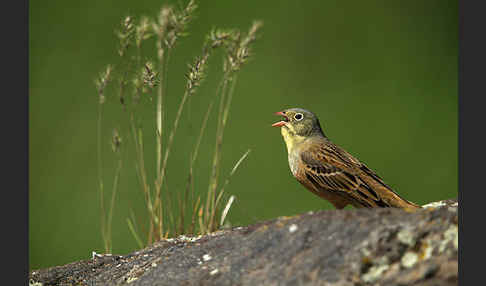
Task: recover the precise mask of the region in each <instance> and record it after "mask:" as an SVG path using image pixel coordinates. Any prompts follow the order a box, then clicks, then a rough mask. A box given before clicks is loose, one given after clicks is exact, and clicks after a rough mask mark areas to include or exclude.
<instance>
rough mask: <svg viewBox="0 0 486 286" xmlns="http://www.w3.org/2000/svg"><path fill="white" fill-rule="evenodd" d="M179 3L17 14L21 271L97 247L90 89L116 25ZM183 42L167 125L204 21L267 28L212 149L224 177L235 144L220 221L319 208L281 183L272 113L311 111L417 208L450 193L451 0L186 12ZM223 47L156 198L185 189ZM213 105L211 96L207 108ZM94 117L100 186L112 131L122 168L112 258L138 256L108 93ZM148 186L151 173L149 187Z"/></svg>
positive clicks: (201, 177)
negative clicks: (25, 184)
mask: <svg viewBox="0 0 486 286" xmlns="http://www.w3.org/2000/svg"><path fill="white" fill-rule="evenodd" d="M186 2H187V1H185V0H184V1H183V0H181V1H169V0H166V1H153V0H150V1H138V2H136V1H128V0H117V1H114V0H105V1H94V0H86V1H59V0H54V1H48V2H45V1H30V3H29V4H30V5H29V14H30V18H29V39H30V43H29V45H30V48H29V49H30V53H29V55H30V57H29V87H30V96H29V156H30V160H29V187H30V189H29V263H30V269H37V268H44V267H49V266H54V265H60V264H65V263H69V262H72V261H75V260H80V259H89V258H90V257H91V253H92V251H96V252H98V253H100V252H103V242H102V238H101V234H100V203H99V191H98V181H97V174H98V173H97V155H96V154H97V153H96V146H97V145H96V143H97V129H96V126H97V112H98V96H97V93H96V88H95V85H94V83H93V81H94V79H95V77H97V75H98V74H99V72H101V71H102V70H103V69H104V68H105V67H106V65H107V64H109V63H114V64H116V63H117V62H118V55H117V48H118V41H117V38H116V36H115V33H114V31H115V29H118V28H119V23H120V21H121V19H122V18H123V17H124V16H126V15H133V16H134V17H135V19H136V20H137V22H138V19H140V16H142V15H147V16H150V17H155V16H157V15H158V13H159V10H160V8H161V7H162V5H163V4H174V5H185V4H186ZM198 4H199V8H198V10H197V11H196V17H195V18H194V19H193V21H192V22H191V24H190V26H189V30H188V31H189V35H188V36H187V37H185V38H182V39H181V40H180V41H179V42H178V43H177V46H176V48H175V50H174V51H173V53H172V55H171V58H170V63H169V67H168V71H169V73H168V81H169V86H168V93H167V97H166V104H167V108H168V109H167V114H166V118H167V120H168V123H169V124H167V125H166V126H171V125H172V121H173V119H174V118H175V114H176V110H177V106H178V104H179V102H180V100H181V98H182V95H183V92H184V87H185V78H184V74H185V73H186V72H187V64H188V63H191V62H192V61H193V59H194V57H195V56H198V55H200V54H201V46H202V44H203V41H204V38H205V36H206V34H207V33H208V32H209V31H210V30H211V28H213V27H221V28H237V29H240V30H242V31H244V32H246V31H247V30H248V28H249V27H250V25H251V23H252V22H253V20H262V21H263V22H264V26H263V28H262V30H261V33H260V35H261V36H260V38H259V39H258V41H257V42H256V43H255V45H254V49H253V51H254V55H253V56H252V58H251V59H250V61H249V62H248V63H247V65H245V66H244V67H243V69H242V70H241V72H240V74H239V77H238V82H237V85H236V88H235V91H234V98H233V102H232V106H231V110H230V115H229V119H228V123H227V126H226V130H225V135H224V142H223V158H222V173H221V179H222V180H224V179H225V178H226V177H227V175H228V174H229V172H230V171H231V168H232V167H233V165H234V164H235V162H236V161H237V160H238V159H239V158H240V157H241V155H242V154H243V153H244V152H246V151H247V150H248V149H251V152H250V154H249V156H248V157H247V159H246V160H245V161H244V162H243V163H242V164H241V166H240V167H239V169H238V170H237V172H236V173H235V175H234V176H233V177H232V179H231V181H230V183H229V185H228V188H227V192H228V194H232V195H235V196H236V201H235V202H234V204H233V206H232V208H231V209H230V213H229V215H228V219H229V222H230V223H231V225H233V226H241V225H248V224H252V223H256V222H258V221H261V220H266V219H271V218H276V217H278V216H291V215H295V214H299V213H303V212H307V211H311V210H322V209H332V206H331V204H330V203H328V202H326V201H324V200H322V199H320V198H318V197H316V196H314V195H313V194H311V193H310V192H308V191H306V190H305V189H304V188H303V187H302V186H301V185H300V184H299V183H298V182H297V181H296V180H295V179H294V178H292V176H291V174H290V171H289V168H288V165H287V153H286V148H285V145H284V142H283V140H282V138H281V135H280V131H279V130H278V129H277V128H272V127H270V125H271V124H272V123H273V122H275V121H277V120H279V118H278V117H276V116H274V115H273V113H274V112H276V111H280V110H282V109H283V108H288V107H302V108H306V109H309V110H311V111H313V112H315V113H316V114H317V115H318V116H319V119H320V121H321V123H322V125H323V129H324V131H325V133H326V134H327V135H328V137H330V138H331V140H333V141H334V142H335V143H337V144H338V145H340V146H342V147H343V148H344V149H346V150H347V151H349V152H350V153H351V154H353V155H355V156H356V157H358V158H359V159H360V160H361V161H363V162H365V163H366V164H367V165H368V166H369V167H370V168H372V169H374V170H375V171H376V172H377V173H378V174H379V175H380V176H382V177H383V178H384V180H385V182H387V183H389V185H391V186H392V187H393V188H395V189H396V190H397V191H398V192H399V193H400V194H401V195H403V196H404V197H406V198H407V199H410V200H412V201H414V202H416V203H419V204H425V203H427V202H430V201H436V200H441V199H449V198H456V197H457V194H458V166H457V165H458V152H457V147H458V143H457V142H458V131H457V129H458V112H457V109H458V104H457V102H458V95H457V94H458V92H457V73H458V72H457V69H458V15H457V14H458V11H457V6H458V3H457V1H448V0H447V1H446V0H430V1H422V0H420V1H419V0H412V1H410V0H407V1H378V0H373V1H359V0H346V1H328V0H326V1H287V0H285V1H256V0H247V1H227V0H212V1H200V2H198ZM221 57H222V55H221V53H216V54H214V55H213V56H212V57H211V58H210V61H209V65H210V68H209V70H208V74H207V78H206V79H205V80H204V82H203V83H202V85H201V87H200V89H199V90H198V92H197V93H196V95H194V96H193V97H191V99H190V101H189V102H188V104H187V106H186V108H185V109H184V111H183V113H182V117H181V122H180V126H179V129H178V131H177V134H176V137H175V142H174V146H173V148H172V152H171V154H170V157H169V161H168V169H167V188H168V189H169V190H170V191H171V192H172V193H173V194H177V192H180V191H182V190H183V189H184V187H185V184H186V178H187V174H188V166H189V158H190V151H191V150H192V148H193V147H194V144H195V141H196V139H197V136H198V134H199V130H200V127H201V123H202V120H203V117H204V114H205V112H206V110H207V107H208V105H209V103H210V102H211V100H213V99H215V94H216V88H217V84H218V82H219V78H220V77H221V72H220V70H221V62H222V61H221ZM215 104H217V101H215ZM105 108H106V109H105V114H104V117H103V137H102V139H101V140H102V145H103V154H104V157H103V166H104V170H103V171H104V174H105V184H106V185H107V186H106V188H107V190H108V193H109V191H110V190H111V182H112V178H113V174H114V170H115V166H116V161H115V157H114V156H113V155H112V154H111V153H110V152H111V151H110V148H111V147H110V138H111V132H112V129H113V128H114V127H116V128H118V129H119V130H120V133H121V136H122V140H123V141H122V158H123V169H122V172H121V176H120V182H119V184H120V185H119V190H118V194H117V197H116V202H115V209H114V217H113V230H112V232H113V253H116V254H126V253H129V252H131V251H133V250H135V249H137V244H136V242H135V240H134V238H133V236H132V235H131V233H130V231H129V228H128V226H127V223H126V220H127V217H129V216H130V213H131V212H133V213H134V214H135V216H136V218H137V220H138V221H139V222H140V223H141V224H143V222H144V220H145V219H146V216H145V214H146V211H145V209H144V199H143V194H142V191H141V189H140V185H139V182H138V180H137V176H136V171H135V159H134V155H133V154H134V153H135V152H134V149H133V142H131V139H132V138H131V137H130V134H129V133H128V128H127V126H128V125H127V124H128V121H127V120H126V115H125V114H124V112H123V110H122V108H121V105H120V104H118V103H117V98H116V96H115V95H114V94H113V93H108V94H107V103H106V107H105ZM216 111H217V105H215V107H213V113H211V116H210V118H209V122H208V127H207V130H206V134H205V136H204V137H203V140H202V142H201V149H200V155H199V158H198V161H197V162H196V168H195V185H196V189H195V191H196V192H199V193H201V194H204V193H205V192H206V190H207V183H208V180H209V176H210V166H211V158H212V154H213V150H214V140H215V138H214V134H215V130H216V128H215V122H216V115H217V113H216ZM142 114H144V115H143V116H144V118H146V125H147V127H149V128H152V129H147V130H146V131H145V133H144V141H145V149H146V162H147V165H146V168H147V172H148V174H149V175H150V176H152V175H153V173H154V171H153V169H154V167H155V166H154V162H155V160H154V158H153V156H154V155H153V154H155V153H154V152H153V150H154V149H155V147H154V141H155V140H154V139H155V137H154V136H155V135H154V133H153V130H154V129H153V122H152V121H150V120H151V119H152V118H153V117H154V114H155V101H153V102H150V100H149V99H146V100H145V101H144V103H143V108H142ZM151 124H152V125H151ZM149 179H150V180H152V179H153V178H152V177H151V178H149Z"/></svg>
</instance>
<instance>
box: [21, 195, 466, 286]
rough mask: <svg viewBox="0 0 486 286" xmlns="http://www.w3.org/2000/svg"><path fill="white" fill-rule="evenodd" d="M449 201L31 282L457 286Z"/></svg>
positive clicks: (97, 264)
mask: <svg viewBox="0 0 486 286" xmlns="http://www.w3.org/2000/svg"><path fill="white" fill-rule="evenodd" d="M457 205H458V204H457V201H455V200H447V201H441V202H437V203H434V204H429V205H428V206H427V208H424V209H423V210H420V211H418V212H415V213H406V212H404V211H402V210H398V209H381V208H380V209H352V210H326V211H319V212H309V213H305V214H302V215H297V216H292V217H280V218H277V219H273V220H269V221H265V222H261V223H258V224H254V225H250V226H247V227H237V228H233V229H231V230H224V231H218V232H215V233H213V234H210V235H206V236H200V237H184V236H181V237H179V238H177V239H168V240H164V241H160V242H157V243H155V244H153V245H152V246H150V247H147V248H144V249H142V250H139V251H136V252H134V253H131V254H128V255H122V256H118V255H93V259H89V260H85V261H78V262H73V263H70V264H67V265H63V266H56V267H51V268H47V269H40V270H34V271H31V272H30V274H29V279H30V285H125V284H130V285H414V286H419V285H457V284H458V208H457Z"/></svg>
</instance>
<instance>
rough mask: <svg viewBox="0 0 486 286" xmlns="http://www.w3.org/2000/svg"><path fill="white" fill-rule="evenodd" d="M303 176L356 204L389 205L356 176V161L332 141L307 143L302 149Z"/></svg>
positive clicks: (313, 183) (321, 187) (323, 189)
mask: <svg viewBox="0 0 486 286" xmlns="http://www.w3.org/2000/svg"><path fill="white" fill-rule="evenodd" d="M300 158H301V160H302V163H303V165H304V166H303V170H304V171H303V173H304V174H302V175H301V176H302V177H304V176H305V180H307V181H308V183H309V184H311V185H312V186H314V187H315V189H317V190H321V191H328V192H331V193H335V194H336V195H339V196H341V197H343V198H346V199H347V200H348V202H349V203H350V204H352V205H353V206H355V207H389V206H390V205H388V204H387V203H386V202H384V201H383V200H382V198H381V197H380V196H379V195H378V194H377V193H376V192H375V191H374V190H373V188H372V187H370V186H369V185H368V184H367V183H366V182H365V181H363V180H362V179H361V178H360V176H359V170H358V169H356V167H357V166H359V164H360V163H359V161H358V160H357V159H355V158H354V157H352V156H351V155H349V154H347V153H346V152H345V151H344V150H342V149H338V148H337V146H335V145H328V144H310V147H309V148H307V149H306V150H304V151H303V152H301V154H300Z"/></svg>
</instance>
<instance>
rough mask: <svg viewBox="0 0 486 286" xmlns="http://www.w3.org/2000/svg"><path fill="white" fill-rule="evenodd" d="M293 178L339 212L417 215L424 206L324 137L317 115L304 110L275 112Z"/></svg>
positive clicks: (275, 124)
mask: <svg viewBox="0 0 486 286" xmlns="http://www.w3.org/2000/svg"><path fill="white" fill-rule="evenodd" d="M275 114H276V115H280V116H283V120H281V121H279V122H276V123H274V124H272V126H273V127H280V131H281V134H282V137H283V139H284V141H285V145H286V147H287V153H288V161H289V167H290V171H291V172H292V175H293V176H294V177H295V178H296V179H297V181H299V183H301V184H302V185H303V186H304V187H305V188H306V189H308V190H309V191H311V192H312V193H314V194H315V195H317V196H319V197H321V198H323V199H325V200H327V201H329V202H330V203H331V204H332V205H333V206H334V207H335V208H336V209H342V208H344V207H345V206H347V205H352V206H354V207H355V208H378V207H382V208H387V207H391V208H399V209H403V210H405V211H407V212H414V211H416V210H418V209H420V208H421V206H419V205H417V204H415V203H413V202H411V201H408V200H406V199H404V198H402V197H401V196H399V195H398V194H397V193H396V192H395V191H393V190H392V188H391V187H390V186H388V185H387V184H386V183H385V182H384V181H383V179H382V178H381V177H379V176H378V175H377V174H376V173H375V172H374V171H373V170H371V169H370V168H368V167H367V166H366V165H365V164H364V163H363V162H361V161H359V160H358V159H357V158H355V157H353V156H352V155H351V154H350V153H348V152H347V151H345V150H344V149H343V148H341V147H339V146H338V145H336V144H334V143H333V142H331V140H329V138H328V137H327V136H326V135H324V132H323V131H322V128H321V125H320V123H319V119H318V118H317V116H316V115H315V114H314V113H312V112H311V111H308V110H306V109H302V108H289V109H285V110H283V111H279V112H276V113H275Z"/></svg>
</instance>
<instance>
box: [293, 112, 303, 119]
mask: <svg viewBox="0 0 486 286" xmlns="http://www.w3.org/2000/svg"><path fill="white" fill-rule="evenodd" d="M294 118H295V120H297V121H300V120H302V118H304V115H302V113H296V114H295V115H294Z"/></svg>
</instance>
